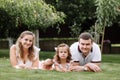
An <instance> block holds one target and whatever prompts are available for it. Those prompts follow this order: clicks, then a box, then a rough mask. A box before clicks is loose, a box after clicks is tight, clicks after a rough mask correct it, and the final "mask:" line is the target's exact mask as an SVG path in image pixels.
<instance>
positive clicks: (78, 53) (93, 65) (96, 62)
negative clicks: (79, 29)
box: [70, 32, 101, 72]
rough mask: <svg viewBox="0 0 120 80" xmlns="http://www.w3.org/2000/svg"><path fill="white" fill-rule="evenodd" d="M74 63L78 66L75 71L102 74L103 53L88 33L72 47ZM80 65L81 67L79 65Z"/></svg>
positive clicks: (74, 67)
mask: <svg viewBox="0 0 120 80" xmlns="http://www.w3.org/2000/svg"><path fill="white" fill-rule="evenodd" d="M70 51H71V55H72V59H73V62H74V64H75V65H76V66H73V67H71V70H73V71H93V72H100V71H101V69H100V62H101V52H100V48H99V46H98V45H97V44H96V43H95V42H94V41H93V38H92V35H91V34H90V33H88V32H83V33H81V34H80V36H79V39H78V42H75V43H73V44H72V45H71V46H70ZM78 64H79V65H78Z"/></svg>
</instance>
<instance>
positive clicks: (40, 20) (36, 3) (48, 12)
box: [0, 0, 65, 46]
mask: <svg viewBox="0 0 120 80" xmlns="http://www.w3.org/2000/svg"><path fill="white" fill-rule="evenodd" d="M0 7H2V8H3V9H4V10H5V12H6V13H8V15H10V17H11V21H10V22H11V23H13V25H10V24H8V25H10V28H8V29H7V30H6V31H8V33H10V34H11V33H12V30H11V28H12V29H14V28H15V27H18V26H22V24H24V25H27V27H28V29H30V30H36V34H38V33H39V32H38V29H39V28H41V29H42V30H45V29H46V28H47V27H49V26H52V25H54V24H56V23H61V22H64V18H65V15H64V14H63V13H62V12H57V11H56V9H55V8H54V7H53V6H51V5H49V4H46V3H45V2H44V1H43V0H20V1H17V0H2V1H1V5H0ZM13 32H14V31H13ZM10 37H11V35H10ZM36 37H37V38H39V34H38V35H36ZM36 40H37V42H38V43H36V44H38V45H37V46H39V39H36Z"/></svg>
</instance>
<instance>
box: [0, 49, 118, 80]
mask: <svg viewBox="0 0 120 80" xmlns="http://www.w3.org/2000/svg"><path fill="white" fill-rule="evenodd" d="M53 55H54V52H40V59H46V58H52V56H53ZM8 57H9V50H0V80H120V76H119V75H120V67H119V66H120V64H119V63H120V54H115V55H114V54H103V55H102V65H101V68H102V72H99V73H94V72H67V73H63V72H57V71H42V70H18V69H14V68H12V67H11V65H10V62H9V58H8Z"/></svg>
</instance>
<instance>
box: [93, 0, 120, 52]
mask: <svg viewBox="0 0 120 80" xmlns="http://www.w3.org/2000/svg"><path fill="white" fill-rule="evenodd" d="M119 2H120V1H119V0H96V3H95V5H96V6H97V8H96V15H97V21H96V25H95V27H96V32H97V33H99V34H102V41H101V52H102V49H103V41H104V34H105V27H109V26H111V25H112V22H113V20H115V19H116V17H117V16H118V14H119V13H118V10H117V9H118V8H119V7H120V5H119Z"/></svg>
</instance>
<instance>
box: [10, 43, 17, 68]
mask: <svg viewBox="0 0 120 80" xmlns="http://www.w3.org/2000/svg"><path fill="white" fill-rule="evenodd" d="M10 63H11V65H12V67H15V66H16V65H17V64H18V62H17V58H16V48H15V45H12V46H11V47H10Z"/></svg>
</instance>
